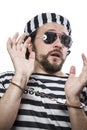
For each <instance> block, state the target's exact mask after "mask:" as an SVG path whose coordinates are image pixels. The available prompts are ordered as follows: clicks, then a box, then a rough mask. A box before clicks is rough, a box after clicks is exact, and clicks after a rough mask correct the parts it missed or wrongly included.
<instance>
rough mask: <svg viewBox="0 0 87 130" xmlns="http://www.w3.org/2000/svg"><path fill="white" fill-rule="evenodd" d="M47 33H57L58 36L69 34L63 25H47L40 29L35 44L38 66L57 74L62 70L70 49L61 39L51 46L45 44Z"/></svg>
mask: <svg viewBox="0 0 87 130" xmlns="http://www.w3.org/2000/svg"><path fill="white" fill-rule="evenodd" d="M45 32H56V33H57V34H63V33H65V34H67V33H68V32H67V30H66V28H65V27H64V26H62V25H58V24H56V23H47V24H45V25H44V26H42V27H41V28H39V30H38V32H37V35H36V39H35V43H34V48H35V53H36V65H37V66H38V67H40V68H41V69H43V70H44V71H45V72H47V73H55V72H57V71H60V70H61V68H62V66H63V63H64V61H65V58H66V55H67V50H68V48H67V47H66V46H64V45H63V44H62V43H61V41H60V39H59V37H57V39H56V40H55V41H54V42H53V43H51V44H47V43H45V42H44V41H43V39H42V37H43V34H44V33H45Z"/></svg>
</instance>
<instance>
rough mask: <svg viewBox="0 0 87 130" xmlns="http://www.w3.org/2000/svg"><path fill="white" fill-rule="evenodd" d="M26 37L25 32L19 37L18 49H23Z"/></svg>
mask: <svg viewBox="0 0 87 130" xmlns="http://www.w3.org/2000/svg"><path fill="white" fill-rule="evenodd" d="M25 37H26V34H25V33H23V34H22V35H21V36H20V38H19V39H18V41H17V49H18V50H22V47H23V46H24V43H25V42H24V39H25Z"/></svg>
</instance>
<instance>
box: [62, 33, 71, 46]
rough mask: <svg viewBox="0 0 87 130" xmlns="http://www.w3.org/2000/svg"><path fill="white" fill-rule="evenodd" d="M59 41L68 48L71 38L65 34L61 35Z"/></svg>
mask: <svg viewBox="0 0 87 130" xmlns="http://www.w3.org/2000/svg"><path fill="white" fill-rule="evenodd" d="M60 39H61V43H62V44H63V45H64V46H66V47H68V48H70V47H71V38H70V37H69V36H67V35H61V38H60Z"/></svg>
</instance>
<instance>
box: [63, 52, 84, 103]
mask: <svg viewBox="0 0 87 130" xmlns="http://www.w3.org/2000/svg"><path fill="white" fill-rule="evenodd" d="M82 60H83V69H82V72H81V73H80V75H79V76H78V77H76V69H75V67H74V66H72V67H71V68H70V75H69V78H68V80H67V81H66V84H65V93H66V99H67V102H68V104H75V105H76V104H79V103H80V101H79V96H80V93H81V91H82V89H83V88H84V86H85V85H87V58H86V56H85V55H84V54H82Z"/></svg>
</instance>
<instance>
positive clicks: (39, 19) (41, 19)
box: [24, 12, 71, 36]
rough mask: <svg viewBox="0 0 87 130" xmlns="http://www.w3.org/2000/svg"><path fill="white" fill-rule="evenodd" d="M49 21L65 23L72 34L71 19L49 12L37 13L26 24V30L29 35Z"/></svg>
mask: <svg viewBox="0 0 87 130" xmlns="http://www.w3.org/2000/svg"><path fill="white" fill-rule="evenodd" d="M49 22H56V23H58V24H61V25H63V26H64V27H65V28H66V29H67V31H68V33H69V35H71V27H70V23H69V20H68V19H67V18H65V17H63V16H61V15H58V14H56V13H49V12H47V13H42V14H39V15H36V16H35V17H34V18H32V19H31V20H30V21H28V22H27V24H26V26H25V29H24V32H25V33H26V34H27V35H28V36H29V35H30V34H32V33H33V32H34V31H35V30H37V29H38V28H39V27H41V26H42V25H44V24H45V23H49Z"/></svg>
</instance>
